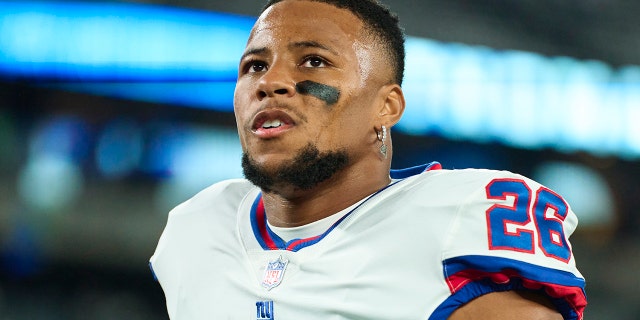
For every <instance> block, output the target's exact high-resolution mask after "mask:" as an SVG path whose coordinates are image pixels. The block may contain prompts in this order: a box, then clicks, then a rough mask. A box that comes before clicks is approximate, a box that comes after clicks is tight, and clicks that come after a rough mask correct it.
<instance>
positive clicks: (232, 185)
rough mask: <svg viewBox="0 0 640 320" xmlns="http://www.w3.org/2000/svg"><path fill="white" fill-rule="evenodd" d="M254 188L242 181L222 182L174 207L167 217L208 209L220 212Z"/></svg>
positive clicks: (235, 203) (234, 204) (233, 204)
mask: <svg viewBox="0 0 640 320" xmlns="http://www.w3.org/2000/svg"><path fill="white" fill-rule="evenodd" d="M255 188H256V187H255V186H254V185H253V184H251V183H250V182H249V181H247V180H244V179H231V180H224V181H221V182H217V183H215V184H212V185H211V186H209V187H207V188H205V189H203V190H201V191H200V192H198V193H197V194H195V195H194V196H193V197H191V198H190V199H188V200H186V201H185V202H183V203H181V204H179V205H178V206H176V207H175V208H174V209H173V210H171V212H170V213H169V217H170V220H171V217H173V216H179V215H185V214H193V213H197V212H202V211H203V210H207V209H209V208H217V209H216V210H215V211H220V210H221V209H223V208H224V207H229V206H237V205H238V204H239V203H240V201H241V200H242V199H243V198H244V197H245V196H246V195H247V193H249V192H250V191H251V190H252V189H255Z"/></svg>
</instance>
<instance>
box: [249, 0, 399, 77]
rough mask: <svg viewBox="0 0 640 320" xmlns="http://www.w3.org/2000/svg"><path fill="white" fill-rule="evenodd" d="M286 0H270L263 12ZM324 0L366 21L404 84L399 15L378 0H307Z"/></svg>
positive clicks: (366, 24)
mask: <svg viewBox="0 0 640 320" xmlns="http://www.w3.org/2000/svg"><path fill="white" fill-rule="evenodd" d="M282 1H284V0H268V1H267V4H266V5H265V6H264V7H263V8H262V11H261V12H264V11H265V10H267V8H269V7H271V6H272V5H274V4H276V3H278V2H282ZM307 1H314V2H323V3H327V4H330V5H333V6H335V7H337V8H341V9H347V10H349V11H350V12H351V13H353V14H354V15H355V16H356V17H358V18H360V20H362V22H364V24H365V26H366V27H367V28H368V29H369V30H371V31H372V32H373V33H374V35H376V36H377V37H378V38H379V39H380V42H381V45H382V46H383V47H384V48H385V51H387V54H388V55H389V57H390V58H391V60H392V62H393V65H392V66H393V68H394V69H395V70H393V71H394V72H393V73H394V79H393V80H394V81H395V82H396V83H397V84H399V85H402V79H403V78H404V57H405V51H404V33H403V31H402V29H401V28H400V24H399V20H398V16H397V15H396V14H395V13H393V12H391V10H389V8H388V7H386V6H384V5H383V4H381V3H380V2H378V1H377V0H307Z"/></svg>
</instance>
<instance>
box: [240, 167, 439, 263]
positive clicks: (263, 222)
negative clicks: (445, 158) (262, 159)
mask: <svg viewBox="0 0 640 320" xmlns="http://www.w3.org/2000/svg"><path fill="white" fill-rule="evenodd" d="M439 169H442V166H441V165H440V163H438V162H431V163H427V164H424V165H420V166H415V167H411V168H406V169H400V170H391V171H390V172H389V175H390V176H391V178H392V179H394V180H398V181H395V182H393V183H391V184H389V185H387V186H385V187H384V188H382V189H380V190H378V191H376V192H375V193H373V194H372V195H370V196H369V197H367V199H365V200H364V201H362V202H361V203H360V204H358V205H357V206H356V207H355V208H353V209H351V210H350V211H349V212H348V213H346V214H345V215H344V216H343V217H342V218H340V219H339V220H338V221H336V222H335V223H334V224H333V225H331V227H329V229H327V231H325V232H323V233H322V234H320V235H317V236H314V237H310V238H304V239H293V240H291V241H288V242H287V241H284V240H282V238H280V237H279V236H278V235H277V234H275V233H274V232H273V231H272V230H271V228H269V225H268V224H267V214H266V212H265V210H264V203H263V200H262V193H259V194H258V196H257V197H256V199H255V200H254V201H253V205H252V206H251V213H250V219H251V228H252V229H253V234H254V236H255V238H256V240H257V241H258V243H260V246H262V248H263V249H264V250H287V251H293V252H296V251H298V250H300V249H303V248H306V247H308V246H311V245H314V244H316V243H318V242H319V241H320V240H322V239H323V238H324V237H326V236H327V235H328V234H329V233H331V231H333V229H335V228H336V227H337V226H338V225H340V223H341V222H342V221H344V219H346V218H347V217H348V216H349V215H351V213H353V212H354V211H356V210H357V209H358V208H360V207H361V206H362V205H363V204H365V203H366V202H367V201H368V200H369V199H371V198H373V197H375V196H376V195H377V194H379V193H380V192H382V191H384V190H386V189H387V188H389V187H391V186H392V185H394V184H396V183H398V182H399V181H401V180H402V179H405V178H408V177H411V176H414V175H417V174H420V173H422V172H425V171H430V170H439Z"/></svg>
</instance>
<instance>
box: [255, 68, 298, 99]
mask: <svg viewBox="0 0 640 320" xmlns="http://www.w3.org/2000/svg"><path fill="white" fill-rule="evenodd" d="M295 90H296V89H295V81H294V80H293V78H292V77H291V74H290V72H289V71H288V70H287V69H286V66H282V65H277V64H272V65H271V66H270V67H269V69H268V70H267V71H266V72H265V73H264V74H263V75H262V77H261V78H260V81H259V82H258V88H257V90H256V95H257V96H258V99H259V100H262V99H264V98H267V97H275V96H278V95H282V96H287V97H290V96H293V95H294V94H295Z"/></svg>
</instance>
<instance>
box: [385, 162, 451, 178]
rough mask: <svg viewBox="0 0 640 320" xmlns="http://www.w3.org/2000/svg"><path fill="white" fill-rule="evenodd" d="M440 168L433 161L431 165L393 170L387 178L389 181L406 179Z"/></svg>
mask: <svg viewBox="0 0 640 320" xmlns="http://www.w3.org/2000/svg"><path fill="white" fill-rule="evenodd" d="M441 167H442V166H441V165H440V163H439V162H437V161H433V162H431V163H426V164H422V165H419V166H415V167H410V168H404V169H393V170H391V171H389V176H390V177H391V179H406V178H409V177H411V176H415V175H418V174H421V173H423V172H425V171H429V170H432V169H436V168H437V169H440V168H441Z"/></svg>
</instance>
